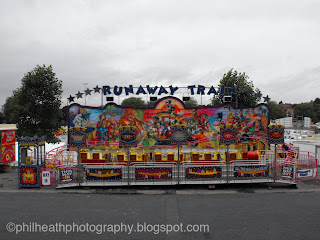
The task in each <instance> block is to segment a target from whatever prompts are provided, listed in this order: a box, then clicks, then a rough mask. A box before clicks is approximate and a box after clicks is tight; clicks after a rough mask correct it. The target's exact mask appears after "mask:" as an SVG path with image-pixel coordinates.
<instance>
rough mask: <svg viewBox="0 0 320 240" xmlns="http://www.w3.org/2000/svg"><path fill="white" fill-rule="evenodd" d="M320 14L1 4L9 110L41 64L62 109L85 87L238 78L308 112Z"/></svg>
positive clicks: (264, 5) (279, 8)
mask: <svg viewBox="0 0 320 240" xmlns="http://www.w3.org/2000/svg"><path fill="white" fill-rule="evenodd" d="M319 12H320V1H318V0H303V1H302V0H287V1H282V0H259V1H257V0H221V1H215V0H207V1H206V0H201V1H199V0H161V1H159V0H158V1H155V0H154V1H153V0H137V1H135V0H127V1H126V0H121V1H120V0H102V1H94V0H90V1H89V0H88V1H80V0H75V1H71V0H68V1H65V0H62V1H58V0H50V1H49V0H39V1H32V0H27V1H16V0H1V1H0V31H1V37H0V56H1V57H0V61H1V63H0V69H1V70H0V79H1V88H0V106H2V105H3V104H4V102H5V99H6V98H7V97H9V96H11V95H12V91H13V90H15V89H16V88H18V87H20V85H21V78H22V77H23V76H24V74H25V73H27V72H28V71H30V70H32V69H33V68H34V67H35V66H36V65H37V64H39V65H42V64H46V65H50V64H51V65H52V66H53V70H54V72H55V73H56V74H57V75H56V76H57V77H58V78H59V79H60V80H62V81H63V91H64V92H63V105H66V104H67V100H66V98H67V97H68V96H69V95H70V94H71V95H73V96H74V94H75V93H77V92H78V91H79V90H80V91H83V89H84V85H83V83H88V87H89V88H93V87H95V86H96V85H98V86H100V87H101V86H103V85H110V86H114V85H118V86H128V85H129V84H133V85H134V86H139V85H143V86H145V85H147V84H149V85H150V86H155V85H158V86H159V85H163V86H168V85H170V84H172V85H176V86H180V87H186V86H188V85H192V84H195V85H197V84H202V85H205V86H211V85H213V86H217V85H218V84H219V80H220V79H221V77H222V76H223V74H224V73H226V72H227V71H228V70H230V69H231V68H234V69H235V70H237V71H238V72H245V73H246V74H247V75H248V76H249V80H251V81H253V83H254V85H255V87H258V88H260V90H261V91H262V94H263V95H264V96H266V95H269V97H270V98H271V100H275V101H280V100H282V101H283V102H288V103H300V102H309V101H311V100H314V99H315V98H316V97H320V94H319V89H320V47H319V43H320V14H319ZM92 95H94V94H92ZM206 98H207V99H204V102H206V101H208V99H209V98H208V97H206ZM77 102H78V103H80V104H84V100H83V99H78V101H77ZM87 104H91V105H99V104H100V102H99V98H98V96H96V95H94V96H92V97H90V96H88V97H87Z"/></svg>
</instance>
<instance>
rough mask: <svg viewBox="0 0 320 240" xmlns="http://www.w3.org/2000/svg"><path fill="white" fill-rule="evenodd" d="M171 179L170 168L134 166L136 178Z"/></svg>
mask: <svg viewBox="0 0 320 240" xmlns="http://www.w3.org/2000/svg"><path fill="white" fill-rule="evenodd" d="M159 179H161V180H165V179H172V168H168V167H166V168H136V180H159Z"/></svg>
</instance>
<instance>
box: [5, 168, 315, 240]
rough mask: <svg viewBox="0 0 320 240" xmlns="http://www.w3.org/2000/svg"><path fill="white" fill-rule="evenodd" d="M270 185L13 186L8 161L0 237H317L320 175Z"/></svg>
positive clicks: (15, 180) (14, 174) (15, 181)
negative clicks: (319, 177)
mask: <svg viewBox="0 0 320 240" xmlns="http://www.w3.org/2000/svg"><path fill="white" fill-rule="evenodd" d="M268 186H269V185H268V184H231V185H216V188H215V189H214V190H209V189H208V188H207V186H205V185H193V186H179V187H177V186H169V187H159V186H158V187H156V186H152V187H112V188H91V189H89V190H84V189H82V188H72V189H25V188H23V189H19V188H18V175H17V170H16V169H9V170H6V172H4V173H0V212H1V218H0V239H46V240H51V239H175V240H177V239H217V240H220V239H222V240H223V239H248V240H251V239H252V240H253V239H275V240H278V239H285V240H287V239H288V240H289V239H290V240H292V239H299V240H300V239H310V240H313V239H320V207H319V203H320V182H319V180H317V181H308V182H299V183H298V189H294V188H290V187H288V185H285V184H272V188H271V189H269V188H268ZM187 227H191V229H190V228H189V229H188V230H192V231H190V232H189V231H187ZM40 228H41V229H40ZM71 228H72V229H71ZM200 228H202V229H200ZM49 229H50V231H49ZM130 229H131V230H132V231H131V232H130V231H129V230H130ZM68 230H70V232H68V233H66V232H67V231H68ZM174 230H176V231H174Z"/></svg>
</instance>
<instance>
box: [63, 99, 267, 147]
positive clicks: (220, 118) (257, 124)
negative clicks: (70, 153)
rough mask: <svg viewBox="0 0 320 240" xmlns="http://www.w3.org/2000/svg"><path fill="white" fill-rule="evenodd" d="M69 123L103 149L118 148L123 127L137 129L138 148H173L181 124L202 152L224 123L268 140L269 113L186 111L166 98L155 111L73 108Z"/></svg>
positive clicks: (216, 109)
mask: <svg viewBox="0 0 320 240" xmlns="http://www.w3.org/2000/svg"><path fill="white" fill-rule="evenodd" d="M68 122H69V127H75V126H79V127H85V128H86V135H87V141H96V142H104V145H106V144H105V142H108V144H109V145H110V146H112V145H114V146H118V144H119V131H120V128H121V127H124V126H127V125H130V126H133V127H136V128H137V138H136V141H137V145H138V147H139V145H140V146H141V145H142V146H145V147H147V146H155V145H171V135H172V126H173V125H176V124H177V123H179V124H181V125H185V126H186V132H187V141H188V142H189V143H190V142H195V141H197V140H201V141H199V143H197V144H199V145H200V146H201V147H202V148H212V147H215V146H216V145H217V143H216V142H215V141H212V140H211V139H213V138H214V137H216V136H219V134H220V124H221V123H224V124H225V125H227V124H231V125H234V124H236V126H237V131H238V134H247V135H249V136H254V135H259V136H261V135H264V136H265V137H267V134H268V125H269V109H268V107H267V106H266V105H264V104H260V105H257V106H255V107H251V108H239V109H233V108H232V107H231V106H218V107H209V106H208V107H202V108H200V107H197V108H186V107H185V106H184V104H183V102H182V101H180V100H179V99H178V98H175V97H166V98H163V99H161V100H159V101H158V102H157V104H156V106H155V107H154V108H152V109H151V108H139V107H136V108H134V107H132V108H130V107H124V106H118V105H116V104H108V105H106V106H105V107H104V108H103V109H102V108H101V107H85V106H81V105H79V104H72V105H70V107H69V111H68ZM206 140H208V141H206ZM95 147H98V148H99V146H95ZM100 147H101V148H102V146H100Z"/></svg>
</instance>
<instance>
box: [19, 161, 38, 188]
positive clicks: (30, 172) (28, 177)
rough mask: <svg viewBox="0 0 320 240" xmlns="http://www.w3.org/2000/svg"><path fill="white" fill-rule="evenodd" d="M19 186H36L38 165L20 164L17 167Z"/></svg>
mask: <svg viewBox="0 0 320 240" xmlns="http://www.w3.org/2000/svg"><path fill="white" fill-rule="evenodd" d="M19 186H20V187H38V186H39V185H38V167H37V166H20V167H19Z"/></svg>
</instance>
